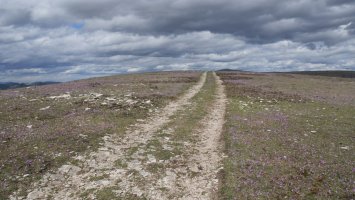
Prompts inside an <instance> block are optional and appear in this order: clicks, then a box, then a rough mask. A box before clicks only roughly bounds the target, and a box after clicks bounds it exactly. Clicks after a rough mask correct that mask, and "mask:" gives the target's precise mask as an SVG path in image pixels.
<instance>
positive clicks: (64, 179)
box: [10, 73, 206, 199]
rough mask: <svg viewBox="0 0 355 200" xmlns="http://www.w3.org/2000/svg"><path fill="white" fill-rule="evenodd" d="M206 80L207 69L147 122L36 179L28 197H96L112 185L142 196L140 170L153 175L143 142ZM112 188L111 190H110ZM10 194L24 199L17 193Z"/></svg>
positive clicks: (111, 138)
mask: <svg viewBox="0 0 355 200" xmlns="http://www.w3.org/2000/svg"><path fill="white" fill-rule="evenodd" d="M205 81H206V73H203V74H202V75H201V78H200V80H199V81H198V83H197V84H196V85H194V86H192V87H191V88H190V89H189V90H188V91H187V92H186V93H184V94H183V95H182V96H181V97H180V98H178V100H176V101H173V102H171V103H169V104H168V105H167V106H166V107H164V108H163V109H162V110H161V111H159V112H157V113H156V114H154V115H153V116H151V117H150V118H148V119H147V120H146V121H145V122H141V123H137V124H136V125H135V126H133V127H132V128H131V129H129V130H128V131H127V132H126V134H125V135H124V136H123V138H121V137H118V136H115V135H109V136H105V137H104V138H103V139H104V143H103V144H102V146H101V147H100V148H99V149H98V151H96V152H91V153H90V154H89V155H81V156H77V157H75V158H74V159H75V160H76V161H77V162H76V164H75V165H74V164H67V165H63V166H62V167H60V168H59V169H58V170H57V171H56V172H55V173H47V174H45V175H44V176H43V178H42V179H41V180H40V181H38V182H36V183H34V185H33V187H32V188H33V190H31V191H28V192H29V193H28V195H27V197H24V199H46V198H50V199H82V198H88V199H94V198H95V196H94V195H95V194H97V191H99V190H100V189H103V188H109V187H117V188H120V190H119V191H118V192H119V193H120V195H121V196H122V197H123V198H124V197H125V196H127V197H129V196H130V195H134V196H141V194H142V192H143V191H141V189H139V187H138V186H137V185H136V182H137V178H136V175H137V174H136V173H139V175H140V177H146V176H149V173H148V172H147V171H145V170H144V169H143V165H144V163H145V162H146V161H147V159H149V157H147V155H146V154H145V152H144V150H143V149H142V148H140V146H143V145H145V144H146V143H147V141H148V140H149V139H151V137H152V136H153V135H154V134H155V133H156V132H157V131H158V130H159V129H161V128H162V126H163V125H164V124H166V123H168V122H169V120H171V119H170V118H171V116H173V115H174V114H175V113H176V112H177V111H179V110H181V109H184V107H185V106H186V105H188V104H189V103H190V100H191V98H192V97H194V96H195V95H196V94H197V93H198V92H199V91H200V90H201V88H202V87H203V85H204V83H205ZM143 184H144V183H143ZM100 192H102V191H100ZM103 192H105V191H103ZM110 192H111V190H110V191H109V192H108V193H110ZM104 195H106V194H104ZM107 195H110V194H107ZM10 198H11V199H22V197H19V196H18V195H17V194H16V193H14V194H13V195H12V196H11V197H10Z"/></svg>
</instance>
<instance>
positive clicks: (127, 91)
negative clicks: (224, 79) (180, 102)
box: [0, 72, 200, 199]
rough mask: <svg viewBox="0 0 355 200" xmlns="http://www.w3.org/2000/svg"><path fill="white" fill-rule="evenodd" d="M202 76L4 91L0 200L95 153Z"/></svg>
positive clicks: (165, 75) (152, 76)
mask: <svg viewBox="0 0 355 200" xmlns="http://www.w3.org/2000/svg"><path fill="white" fill-rule="evenodd" d="M199 75H200V73H198V72H162V73H146V74H135V75H122V76H112V77H103V78H93V79H87V80H80V81H73V82H69V83H63V84H57V85H47V86H41V87H30V88H22V89H14V90H5V91H0V148H1V152H0V188H1V189H0V199H5V198H6V197H7V196H8V195H9V194H10V193H11V192H13V191H15V190H17V189H23V190H24V191H25V190H26V187H27V186H28V185H29V184H30V183H31V182H33V181H34V180H36V179H38V178H39V177H40V176H41V175H42V174H44V173H45V172H47V171H49V170H52V169H55V168H57V167H58V166H60V165H62V164H63V163H65V162H67V161H68V160H70V158H71V157H72V156H74V155H76V154H77V153H80V152H89V151H92V150H95V149H96V148H97V147H98V146H99V144H100V141H101V138H102V136H104V135H107V134H123V133H124V131H125V130H126V128H127V127H128V126H129V125H131V124H133V123H135V122H136V120H137V119H144V118H145V117H146V116H147V115H149V113H152V112H154V111H155V109H157V108H159V107H162V106H164V105H166V104H167V102H169V101H171V100H172V99H175V98H176V97H177V96H178V95H180V94H181V93H182V92H183V91H184V90H185V89H187V88H188V87H189V86H191V85H192V84H194V83H195V82H197V80H198V78H199Z"/></svg>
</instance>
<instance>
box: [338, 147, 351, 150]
mask: <svg viewBox="0 0 355 200" xmlns="http://www.w3.org/2000/svg"><path fill="white" fill-rule="evenodd" d="M340 148H341V149H343V150H349V149H350V147H349V146H344V147H340Z"/></svg>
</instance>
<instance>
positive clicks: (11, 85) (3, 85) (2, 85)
mask: <svg viewBox="0 0 355 200" xmlns="http://www.w3.org/2000/svg"><path fill="white" fill-rule="evenodd" d="M57 83H60V82H53V81H46V82H33V83H16V82H0V90H7V89H15V88H22V87H30V86H40V85H51V84H57Z"/></svg>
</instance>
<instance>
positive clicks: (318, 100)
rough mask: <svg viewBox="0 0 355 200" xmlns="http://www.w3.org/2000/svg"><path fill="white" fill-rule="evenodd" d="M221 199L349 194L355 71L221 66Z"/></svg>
mask: <svg viewBox="0 0 355 200" xmlns="http://www.w3.org/2000/svg"><path fill="white" fill-rule="evenodd" d="M219 75H220V76H221V78H222V79H223V81H224V83H225V85H226V89H227V96H228V98H229V105H228V108H227V110H228V112H227V116H226V120H227V123H226V126H225V133H224V141H225V143H226V147H225V150H226V154H227V155H228V158H226V159H225V160H224V172H223V174H222V177H221V178H222V185H221V190H220V191H221V192H220V197H221V199H285V198H286V199H351V198H354V197H355V196H354V195H355V194H354V190H355V186H354V161H355V156H354V155H355V154H354V144H355V138H354V132H355V124H354V120H355V117H354V116H355V107H354V104H353V103H354V97H355V96H354V94H355V93H354V92H353V91H355V90H354V88H355V81H354V79H342V78H329V77H318V76H314V77H312V76H304V75H284V74H252V73H219Z"/></svg>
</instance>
